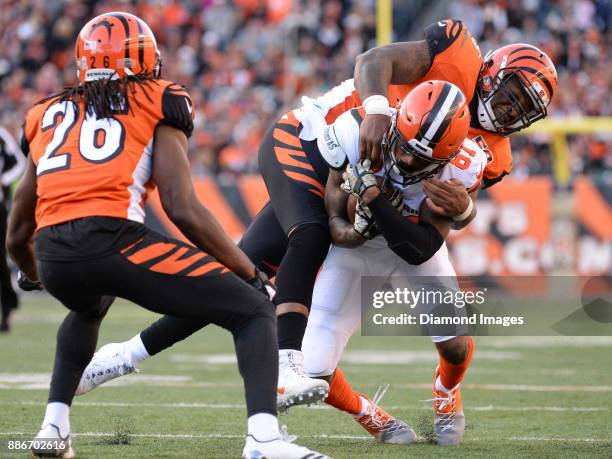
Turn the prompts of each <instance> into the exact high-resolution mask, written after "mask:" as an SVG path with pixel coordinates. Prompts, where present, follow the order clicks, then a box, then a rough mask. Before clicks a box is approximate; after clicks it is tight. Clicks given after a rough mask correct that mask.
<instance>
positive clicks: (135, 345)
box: [123, 334, 151, 366]
mask: <svg viewBox="0 0 612 459" xmlns="http://www.w3.org/2000/svg"><path fill="white" fill-rule="evenodd" d="M123 353H124V355H125V358H127V359H128V360H129V362H130V363H131V364H132V365H133V366H136V365H138V364H139V363H140V362H142V361H144V360H147V359H148V358H149V357H151V356H150V355H149V353H148V352H147V348H146V347H145V345H144V344H143V342H142V339H141V338H140V334H138V335H136V336H134V337H133V338H132V339H131V340H129V341H126V342H125V343H123Z"/></svg>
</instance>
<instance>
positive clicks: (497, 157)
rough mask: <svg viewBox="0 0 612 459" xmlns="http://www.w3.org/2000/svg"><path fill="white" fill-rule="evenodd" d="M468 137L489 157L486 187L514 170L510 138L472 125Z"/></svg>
mask: <svg viewBox="0 0 612 459" xmlns="http://www.w3.org/2000/svg"><path fill="white" fill-rule="evenodd" d="M468 137H469V138H470V139H472V140H473V141H474V142H476V143H477V144H478V145H479V146H480V148H482V149H483V150H484V152H485V153H486V154H487V156H488V157H489V162H488V163H487V167H485V170H484V176H483V178H482V183H483V187H484V188H487V187H490V186H492V185H495V184H496V183H497V182H499V181H500V180H502V179H503V178H504V176H506V175H508V174H509V173H510V172H511V171H512V147H511V146H510V139H508V138H507V137H502V136H501V135H499V134H495V133H494V132H489V131H485V130H483V129H477V128H474V127H470V130H469V131H468Z"/></svg>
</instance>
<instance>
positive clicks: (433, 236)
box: [369, 193, 444, 265]
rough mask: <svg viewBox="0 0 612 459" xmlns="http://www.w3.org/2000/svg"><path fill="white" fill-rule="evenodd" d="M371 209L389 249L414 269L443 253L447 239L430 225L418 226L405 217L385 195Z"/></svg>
mask: <svg viewBox="0 0 612 459" xmlns="http://www.w3.org/2000/svg"><path fill="white" fill-rule="evenodd" d="M369 208H370V210H371V211H372V215H373V216H374V219H375V220H376V226H377V227H378V229H379V230H380V232H381V233H382V235H383V236H384V238H385V239H386V240H387V244H388V245H389V248H390V249H391V250H393V252H394V253H395V254H396V255H398V256H399V257H401V258H402V259H403V260H405V261H406V262H407V263H409V264H411V265H420V264H422V263H424V262H426V261H427V260H429V259H430V258H431V257H433V256H434V254H435V253H436V252H437V251H438V250H439V249H440V247H441V246H442V244H443V243H444V238H443V237H442V235H441V234H440V232H439V231H438V230H437V229H436V227H435V226H433V225H432V224H431V223H429V222H419V223H414V222H411V221H410V220H408V219H406V218H405V217H404V216H403V215H401V214H400V213H399V212H398V211H397V210H396V209H395V208H394V207H393V206H392V205H391V203H390V202H389V201H388V200H387V199H386V198H385V197H384V196H383V195H382V193H381V194H380V195H379V196H378V197H377V198H376V199H374V200H373V201H372V202H371V203H370V204H369Z"/></svg>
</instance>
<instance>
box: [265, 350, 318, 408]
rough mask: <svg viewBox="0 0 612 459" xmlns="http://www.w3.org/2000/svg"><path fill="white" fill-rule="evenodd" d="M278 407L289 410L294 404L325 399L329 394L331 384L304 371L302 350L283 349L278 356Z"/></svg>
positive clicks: (307, 403)
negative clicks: (311, 376)
mask: <svg viewBox="0 0 612 459" xmlns="http://www.w3.org/2000/svg"><path fill="white" fill-rule="evenodd" d="M276 392H277V394H276V396H277V398H276V408H277V409H278V410H279V411H287V410H288V409H289V408H291V407H292V406H297V405H310V404H312V403H317V402H320V401H323V400H325V399H326V398H327V395H328V394H329V384H328V383H327V381H324V380H322V379H315V378H309V377H308V376H306V373H305V372H304V355H303V354H302V353H301V352H300V351H295V350H292V349H282V350H280V351H279V356H278V387H277V389H276Z"/></svg>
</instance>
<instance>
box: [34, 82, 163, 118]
mask: <svg viewBox="0 0 612 459" xmlns="http://www.w3.org/2000/svg"><path fill="white" fill-rule="evenodd" d="M156 80H157V78H156V77H155V76H153V74H151V73H145V74H140V75H130V76H126V77H124V78H121V79H118V78H116V79H112V78H103V79H99V80H92V81H85V82H83V83H80V84H78V85H76V86H69V87H66V88H64V89H63V91H61V92H59V93H57V94H53V95H51V96H49V97H47V98H45V99H43V100H41V101H40V102H39V103H44V102H46V101H48V100H51V99H57V101H58V102H64V101H67V100H71V101H73V102H76V103H78V102H81V101H82V102H84V103H85V107H86V111H87V114H88V115H93V114H95V115H96V118H98V119H102V118H109V117H111V116H113V115H116V114H117V113H118V112H123V113H126V112H127V111H128V110H129V112H131V113H132V114H133V111H132V108H131V107H130V104H128V103H127V101H128V94H129V95H131V96H132V100H133V101H134V102H135V103H136V105H137V106H138V107H139V108H140V106H141V105H140V102H139V101H138V98H136V97H134V96H135V95H136V92H137V90H138V89H140V90H141V91H142V92H143V93H144V95H145V96H146V97H147V99H148V100H149V102H151V103H153V99H152V98H151V96H150V95H149V93H148V91H151V90H152V89H153V87H152V85H153V84H155V85H158V84H159V83H158V82H157V81H156Z"/></svg>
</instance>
